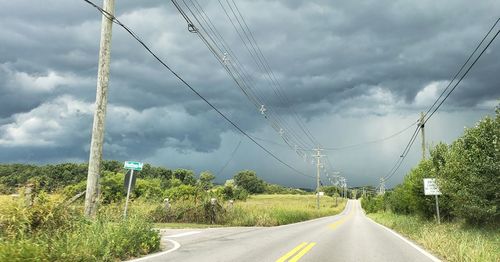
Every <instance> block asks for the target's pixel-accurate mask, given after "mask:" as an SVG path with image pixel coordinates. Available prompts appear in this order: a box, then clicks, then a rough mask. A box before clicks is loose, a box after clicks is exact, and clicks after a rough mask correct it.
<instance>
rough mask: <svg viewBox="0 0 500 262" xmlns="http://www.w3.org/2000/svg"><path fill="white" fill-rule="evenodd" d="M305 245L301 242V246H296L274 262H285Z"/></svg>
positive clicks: (305, 243)
mask: <svg viewBox="0 0 500 262" xmlns="http://www.w3.org/2000/svg"><path fill="white" fill-rule="evenodd" d="M306 245H307V242H303V243H302V244H300V245H298V246H296V247H295V248H294V249H292V251H290V252H288V253H286V254H285V255H284V256H282V257H280V258H279V259H278V260H276V262H285V261H286V260H287V259H288V258H289V257H291V256H293V254H295V253H297V252H298V251H299V250H301V249H302V248H303V247H305V246H306Z"/></svg>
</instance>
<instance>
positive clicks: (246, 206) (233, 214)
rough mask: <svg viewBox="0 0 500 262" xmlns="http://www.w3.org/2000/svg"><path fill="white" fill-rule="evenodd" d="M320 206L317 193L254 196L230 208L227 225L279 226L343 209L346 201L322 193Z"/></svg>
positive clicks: (327, 214) (328, 214) (338, 211)
mask: <svg viewBox="0 0 500 262" xmlns="http://www.w3.org/2000/svg"><path fill="white" fill-rule="evenodd" d="M320 204H321V205H320V207H321V208H320V209H319V210H317V209H316V196H314V195H254V196H251V197H250V198H248V199H247V200H246V201H240V202H235V204H234V207H233V208H232V209H229V211H228V218H227V220H226V223H225V224H226V225H229V226H278V225H285V224H290V223H296V222H301V221H305V220H310V219H314V218H319V217H324V216H331V215H335V214H338V213H340V212H342V210H343V209H344V207H345V204H346V201H345V200H344V199H341V198H338V205H337V206H335V199H334V198H332V197H328V196H322V197H321V201H320Z"/></svg>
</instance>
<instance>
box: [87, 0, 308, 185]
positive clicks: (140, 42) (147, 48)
mask: <svg viewBox="0 0 500 262" xmlns="http://www.w3.org/2000/svg"><path fill="white" fill-rule="evenodd" d="M83 1H85V2H86V3H88V4H89V5H91V6H93V7H94V8H96V9H97V10H98V11H99V12H101V13H102V14H103V15H105V16H106V17H107V18H108V19H110V20H111V21H113V23H115V24H117V25H119V26H120V27H122V28H123V29H125V31H127V33H129V34H130V35H131V36H132V37H133V38H134V39H135V40H136V41H137V42H138V43H139V44H140V45H142V46H143V47H144V48H145V49H146V51H147V52H148V53H149V54H151V55H152V56H153V57H154V58H155V59H156V60H157V61H158V62H159V63H160V64H161V65H162V66H163V67H165V68H166V69H167V70H168V71H170V72H171V73H172V74H173V75H174V76H175V77H176V78H177V79H179V80H180V81H181V82H182V83H183V84H184V85H185V86H187V87H188V88H189V89H190V90H191V91H192V92H193V93H194V94H196V95H197V96H198V97H199V98H201V99H202V100H203V101H204V102H205V103H207V104H208V105H209V106H210V107H211V108H212V109H214V110H215V111H216V112H217V113H218V114H219V115H220V116H222V118H224V119H225V120H226V121H227V122H229V123H230V124H231V125H232V126H233V127H234V128H236V129H237V130H238V131H239V132H241V133H242V134H243V135H244V136H246V137H247V138H248V139H250V140H251V141H252V142H253V143H254V144H256V145H257V146H258V147H260V148H261V149H262V150H264V151H265V152H266V153H267V154H269V155H270V156H271V157H273V158H274V159H275V160H277V161H278V162H280V163H281V164H283V165H284V166H286V167H288V168H289V169H291V170H292V171H294V172H295V173H297V174H299V175H302V176H306V177H311V178H314V177H313V176H309V175H307V174H304V173H302V172H301V171H299V170H297V169H295V168H294V167H292V166H290V165H289V164H287V163H286V162H284V161H283V160H281V159H280V158H278V157H277V156H276V155H275V154H273V153H272V152H271V151H269V150H268V149H267V148H265V147H264V146H262V145H261V144H260V143H258V142H257V141H255V139H253V138H252V137H251V136H250V135H248V134H247V133H246V132H245V131H244V130H243V129H241V128H240V127H239V126H238V125H237V124H236V123H234V122H233V121H232V120H231V119H229V118H228V117H227V116H226V115H225V114H224V113H222V112H221V111H220V110H219V109H218V108H217V107H215V106H214V105H213V104H212V103H210V102H209V101H208V100H207V99H206V98H205V97H203V96H202V95H201V94H200V93H199V92H198V91H196V89H194V88H193V87H192V86H191V85H190V84H189V83H187V82H186V81H185V80H184V79H183V78H182V77H181V76H180V75H179V74H177V73H176V72H175V71H174V70H173V69H172V68H171V67H169V66H168V65H167V64H166V63H165V62H164V61H163V60H162V59H161V58H159V57H158V56H157V55H156V54H155V53H154V52H153V51H152V50H151V49H150V48H149V47H148V46H147V45H146V44H145V43H144V42H143V41H142V40H141V39H140V37H139V36H138V35H137V34H135V33H134V32H133V31H132V30H131V29H130V28H129V27H127V26H126V25H124V24H123V23H122V22H120V21H119V20H118V19H117V18H116V17H115V16H114V15H112V14H110V13H108V12H107V11H106V10H104V9H102V8H101V7H100V6H98V5H96V4H94V3H93V2H92V1H90V0H83Z"/></svg>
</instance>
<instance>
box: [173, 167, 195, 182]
mask: <svg viewBox="0 0 500 262" xmlns="http://www.w3.org/2000/svg"><path fill="white" fill-rule="evenodd" d="M173 177H174V178H177V179H179V180H180V181H181V182H182V183H183V184H185V185H195V184H196V179H195V178H194V172H193V171H192V170H188V169H183V168H179V169H176V170H174V173H173Z"/></svg>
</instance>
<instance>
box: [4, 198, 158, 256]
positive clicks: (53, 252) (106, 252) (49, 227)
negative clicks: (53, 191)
mask: <svg viewBox="0 0 500 262" xmlns="http://www.w3.org/2000/svg"><path fill="white" fill-rule="evenodd" d="M2 202H3V203H2V205H0V211H1V216H0V261H116V260H118V259H127V258H130V257H134V256H139V255H143V254H147V253H150V252H153V251H156V250H158V248H159V243H160V236H159V234H158V232H156V231H154V230H152V225H151V224H149V223H148V222H146V220H145V219H144V218H143V217H140V216H131V217H130V218H129V219H127V220H125V221H123V220H118V219H116V217H113V218H110V217H107V216H102V215H101V216H99V217H98V219H96V220H92V221H91V220H87V219H85V218H84V217H83V216H82V215H81V213H80V212H78V211H77V210H76V209H74V208H72V207H65V206H64V205H63V204H62V203H63V202H62V198H55V199H49V197H48V196H47V195H46V194H43V193H42V194H40V195H38V196H37V197H36V198H35V200H34V203H33V206H31V207H27V206H25V205H24V199H22V198H20V199H12V200H5V199H3V201H2ZM120 211H121V210H120ZM119 213H120V214H121V212H119Z"/></svg>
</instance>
